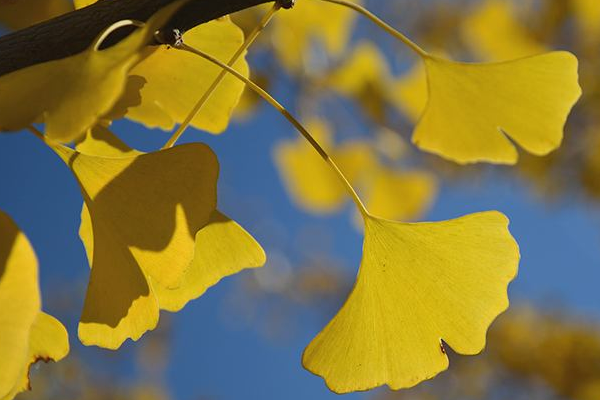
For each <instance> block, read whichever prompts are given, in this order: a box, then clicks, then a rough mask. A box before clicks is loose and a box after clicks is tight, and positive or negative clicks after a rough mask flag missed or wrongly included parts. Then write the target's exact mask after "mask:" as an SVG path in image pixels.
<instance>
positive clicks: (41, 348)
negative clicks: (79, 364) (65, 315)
mask: <svg viewBox="0 0 600 400" xmlns="http://www.w3.org/2000/svg"><path fill="white" fill-rule="evenodd" d="M68 353H69V335H68V334H67V330H66V329H65V327H64V326H63V324H61V323H60V322H59V321H58V320H57V319H56V318H54V317H53V316H51V315H48V314H46V313H45V312H41V311H40V312H38V314H37V317H36V319H35V321H34V322H33V325H32V326H31V330H30V331H29V353H28V358H29V361H28V365H27V367H26V368H27V372H26V373H25V374H23V375H22V378H21V384H20V385H19V386H18V387H17V388H18V392H23V391H25V390H31V385H30V383H29V369H30V368H31V365H33V364H35V363H36V362H38V361H40V360H41V361H44V362H48V361H50V360H54V361H60V360H62V359H63V358H65V357H66V356H67V354H68Z"/></svg>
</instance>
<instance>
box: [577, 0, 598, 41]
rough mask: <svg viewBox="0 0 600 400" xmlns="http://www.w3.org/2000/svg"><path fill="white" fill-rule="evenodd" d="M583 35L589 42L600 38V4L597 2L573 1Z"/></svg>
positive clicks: (594, 0)
mask: <svg viewBox="0 0 600 400" xmlns="http://www.w3.org/2000/svg"><path fill="white" fill-rule="evenodd" d="M571 3H572V6H573V11H574V13H575V16H576V17H577V22H578V25H579V28H580V30H581V33H582V34H583V35H584V37H585V38H586V39H587V40H598V38H599V36H600V3H599V2H598V1H596V0H571Z"/></svg>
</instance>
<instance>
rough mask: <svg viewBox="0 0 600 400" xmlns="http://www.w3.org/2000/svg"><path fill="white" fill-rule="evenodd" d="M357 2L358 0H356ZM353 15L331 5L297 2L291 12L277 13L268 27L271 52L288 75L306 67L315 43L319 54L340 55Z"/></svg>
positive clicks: (350, 29)
mask: <svg viewBox="0 0 600 400" xmlns="http://www.w3.org/2000/svg"><path fill="white" fill-rule="evenodd" d="M357 3H360V1H357ZM355 19H356V13H354V12H353V11H352V10H349V9H346V8H344V7H339V6H337V5H335V4H328V3H324V2H320V1H314V0H302V1H297V2H296V5H295V6H294V9H293V10H291V11H289V12H282V13H280V14H279V15H278V16H277V18H276V19H275V21H274V22H273V26H272V37H273V46H274V48H275V52H276V54H277V56H278V58H279V60H280V61H281V63H282V64H283V66H284V67H286V68H287V69H288V70H289V71H290V72H292V73H298V72H300V71H303V70H305V69H307V68H310V66H311V63H312V62H313V58H314V57H311V51H312V49H313V48H314V47H313V45H314V44H316V45H318V46H320V48H321V49H322V51H323V54H327V55H329V56H331V57H336V56H339V55H341V53H342V52H343V51H344V50H345V49H346V46H347V44H348V41H349V39H350V33H351V31H352V27H353V23H354V20H355Z"/></svg>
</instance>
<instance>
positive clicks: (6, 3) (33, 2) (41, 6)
mask: <svg viewBox="0 0 600 400" xmlns="http://www.w3.org/2000/svg"><path fill="white" fill-rule="evenodd" d="M69 11H73V4H71V2H70V1H69V0H18V1H12V0H3V1H0V24H2V25H4V26H6V27H7V28H10V29H13V30H17V29H23V28H27V27H28V26H31V25H34V24H37V23H38V22H42V21H45V20H47V19H50V18H53V17H56V16H59V15H61V14H65V13H67V12H69Z"/></svg>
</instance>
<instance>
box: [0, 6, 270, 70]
mask: <svg viewBox="0 0 600 400" xmlns="http://www.w3.org/2000/svg"><path fill="white" fill-rule="evenodd" d="M174 1H175V0H99V1H98V2H97V3H95V4H93V5H91V6H89V7H86V8H83V9H80V10H77V11H73V12H70V13H68V14H65V15H61V16H59V17H57V18H53V19H51V20H49V21H45V22H42V23H40V24H37V25H34V26H31V27H29V28H26V29H22V30H20V31H17V32H14V33H10V34H8V35H5V36H2V37H0V76H1V75H4V74H7V73H9V72H13V71H16V70H18V69H21V68H25V67H28V66H31V65H34V64H39V63H42V62H46V61H51V60H57V59H60V58H64V57H68V56H70V55H73V54H77V53H80V52H82V51H83V50H85V49H86V48H87V47H88V46H89V45H90V44H91V43H92V41H93V40H94V39H95V38H96V37H97V36H98V35H99V34H100V32H102V30H103V29H105V28H106V27H107V26H109V25H111V24H112V23H114V22H117V21H119V20H123V19H136V20H139V21H147V20H148V19H149V18H150V17H151V16H152V15H153V14H154V13H155V12H156V11H158V10H159V9H161V8H162V7H164V6H166V5H167V4H169V3H172V2H174ZM269 1H272V0H190V1H189V2H188V3H187V4H186V5H184V6H183V7H182V8H181V10H179V11H178V12H177V14H175V16H174V17H173V18H172V19H171V21H170V22H169V24H168V26H167V27H166V28H176V29H179V30H181V31H186V30H188V29H191V28H193V27H194V26H196V25H200V24H202V23H205V22H208V21H211V20H213V19H215V18H218V17H222V16H224V15H227V14H231V13H233V12H236V11H240V10H243V9H246V8H250V7H253V6H255V5H257V4H261V3H267V2H269ZM125 34H126V33H125V32H122V33H121V35H120V36H121V37H119V36H118V35H116V34H115V35H111V38H109V39H110V40H112V41H113V42H116V41H118V40H120V39H121V38H122V37H123V36H124V35H125ZM108 45H110V42H109V43H108Z"/></svg>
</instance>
